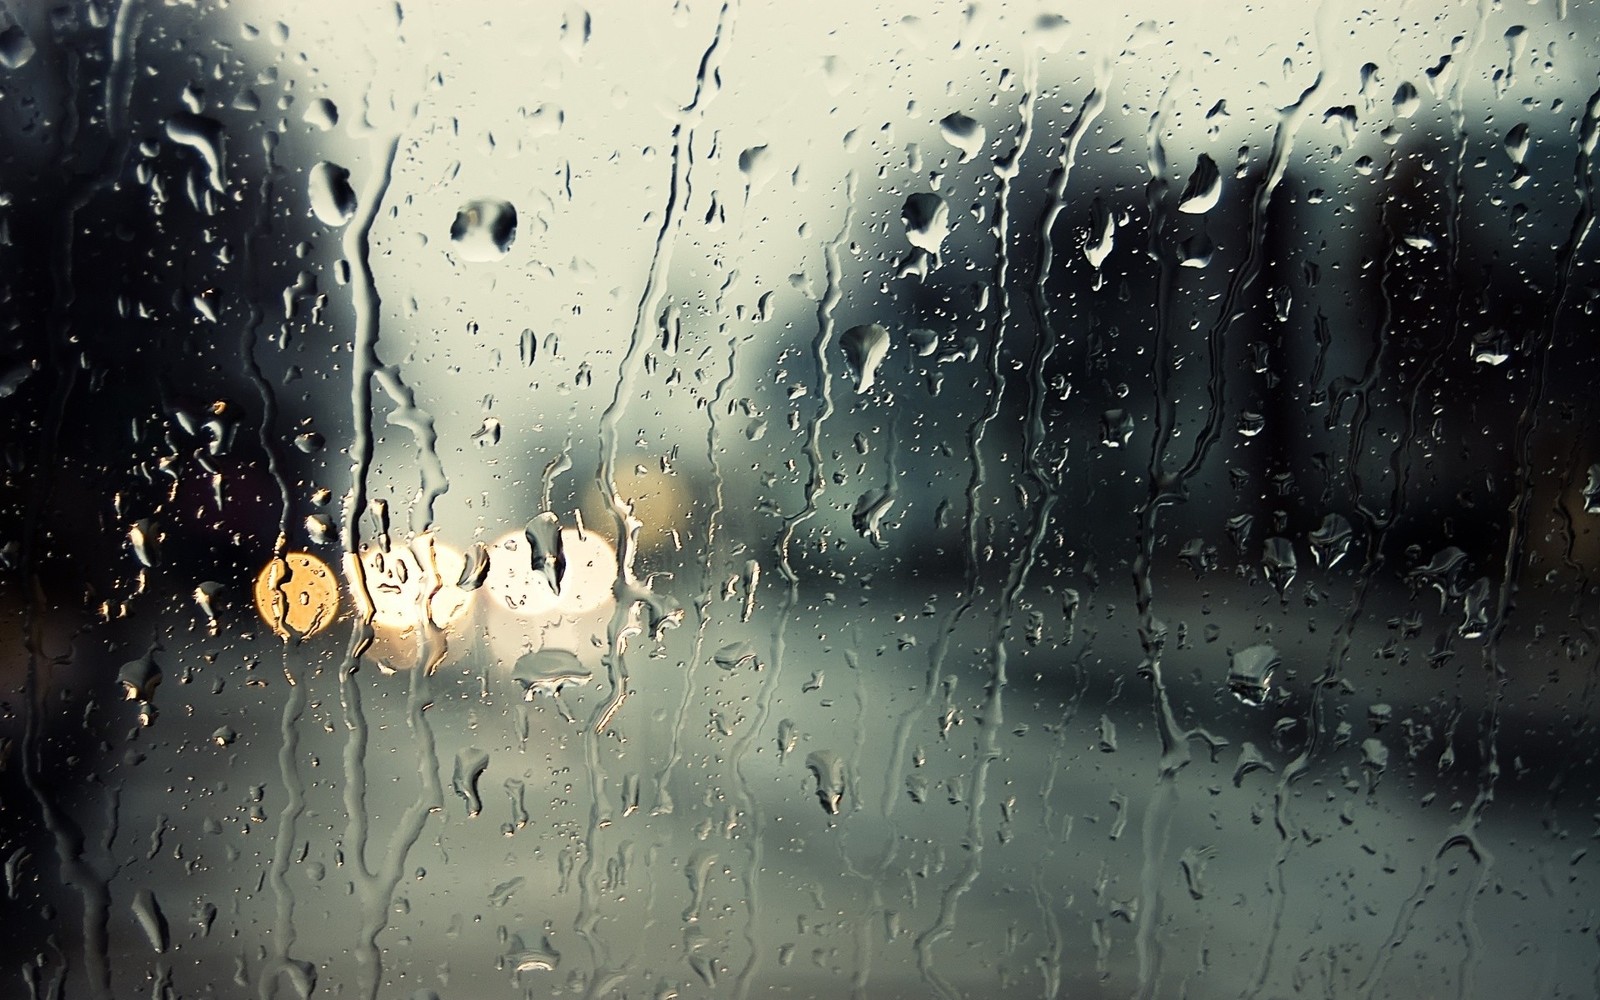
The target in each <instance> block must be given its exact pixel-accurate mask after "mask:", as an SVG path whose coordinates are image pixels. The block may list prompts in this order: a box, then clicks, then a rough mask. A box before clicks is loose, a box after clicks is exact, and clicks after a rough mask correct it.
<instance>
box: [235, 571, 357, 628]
mask: <svg viewBox="0 0 1600 1000" xmlns="http://www.w3.org/2000/svg"><path fill="white" fill-rule="evenodd" d="M254 594H255V602H256V611H257V612H258V613H259V614H260V615H261V620H262V621H264V622H266V623H267V624H268V625H270V626H272V630H273V631H274V632H276V633H278V635H280V636H282V637H283V638H285V639H289V638H296V639H303V638H307V637H310V636H313V635H316V634H317V633H318V632H320V631H322V630H323V629H325V628H327V627H328V626H329V625H330V624H331V623H332V622H333V618H334V615H335V614H337V613H338V610H339V585H338V582H337V581H336V580H335V579H334V575H333V571H332V570H330V569H329V568H328V564H327V563H325V562H323V561H322V560H321V559H318V558H317V557H316V556H314V555H312V554H311V553H309V552H286V553H284V554H283V557H282V558H280V559H274V560H272V561H271V562H269V563H267V565H266V566H265V567H263V568H262V570H261V572H260V573H259V574H258V575H257V576H256V581H255V590H254Z"/></svg>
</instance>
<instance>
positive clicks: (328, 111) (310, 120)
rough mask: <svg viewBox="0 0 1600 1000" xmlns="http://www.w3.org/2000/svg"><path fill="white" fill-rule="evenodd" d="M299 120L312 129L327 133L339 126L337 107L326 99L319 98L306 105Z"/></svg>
mask: <svg viewBox="0 0 1600 1000" xmlns="http://www.w3.org/2000/svg"><path fill="white" fill-rule="evenodd" d="M301 118H302V120H304V121H305V123H306V124H307V125H310V126H311V127H312V128H315V129H318V130H319V131H322V132H327V131H330V130H332V129H333V128H334V126H336V125H338V124H339V107H338V105H336V104H334V103H333V102H332V101H330V100H328V99H327V98H326V97H319V98H317V99H316V100H314V101H312V102H311V103H310V104H307V105H306V110H305V114H304V115H302V116H301Z"/></svg>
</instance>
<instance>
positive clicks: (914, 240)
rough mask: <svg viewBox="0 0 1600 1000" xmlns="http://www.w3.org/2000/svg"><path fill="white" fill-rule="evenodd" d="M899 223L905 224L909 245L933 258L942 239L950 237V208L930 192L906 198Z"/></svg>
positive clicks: (937, 252) (936, 254)
mask: <svg viewBox="0 0 1600 1000" xmlns="http://www.w3.org/2000/svg"><path fill="white" fill-rule="evenodd" d="M900 221H901V222H903V223H905V227H906V239H907V240H909V241H910V243H911V245H912V246H914V247H916V248H917V249H919V250H923V251H926V252H927V253H929V254H932V255H934V256H935V257H937V256H938V254H939V248H940V246H941V245H942V244H943V243H944V238H945V237H946V236H948V235H950V208H949V206H948V205H946V204H945V200H944V199H943V198H941V197H939V196H938V195H936V194H933V193H931V192H927V191H923V192H920V193H918V194H914V195H912V196H911V197H909V198H907V199H906V203H905V207H904V208H903V209H901V211H900Z"/></svg>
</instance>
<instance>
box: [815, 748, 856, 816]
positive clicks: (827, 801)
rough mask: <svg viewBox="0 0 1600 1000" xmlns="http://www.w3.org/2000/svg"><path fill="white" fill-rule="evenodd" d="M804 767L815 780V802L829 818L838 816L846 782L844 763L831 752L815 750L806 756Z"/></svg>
mask: <svg viewBox="0 0 1600 1000" xmlns="http://www.w3.org/2000/svg"><path fill="white" fill-rule="evenodd" d="M806 767H808V768H810V770H811V774H812V776H813V777H814V778H815V779H816V782H817V800H818V801H819V802H821V803H822V808H823V811H825V812H827V813H828V814H829V815H830V816H837V815H839V809H840V808H841V806H842V804H843V802H844V793H845V785H846V781H847V778H846V772H845V763H844V761H843V760H842V759H841V758H840V757H839V755H838V754H836V753H834V752H833V751H832V750H817V751H815V752H813V753H810V754H807V755H806Z"/></svg>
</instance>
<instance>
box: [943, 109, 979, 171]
mask: <svg viewBox="0 0 1600 1000" xmlns="http://www.w3.org/2000/svg"><path fill="white" fill-rule="evenodd" d="M939 134H940V135H942V136H944V141H945V142H948V143H949V144H950V145H952V146H954V147H955V148H956V149H958V150H960V151H961V162H962V163H965V162H967V161H968V160H970V159H972V158H973V157H974V156H977V155H978V154H979V153H981V152H983V144H984V141H985V139H987V138H988V136H987V133H986V132H985V131H984V128H983V126H982V125H981V124H979V123H978V122H976V121H974V120H973V119H971V118H969V117H967V116H966V115H964V114H962V113H961V112H959V111H957V112H955V113H953V114H948V115H945V116H944V117H943V118H941V119H939Z"/></svg>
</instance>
